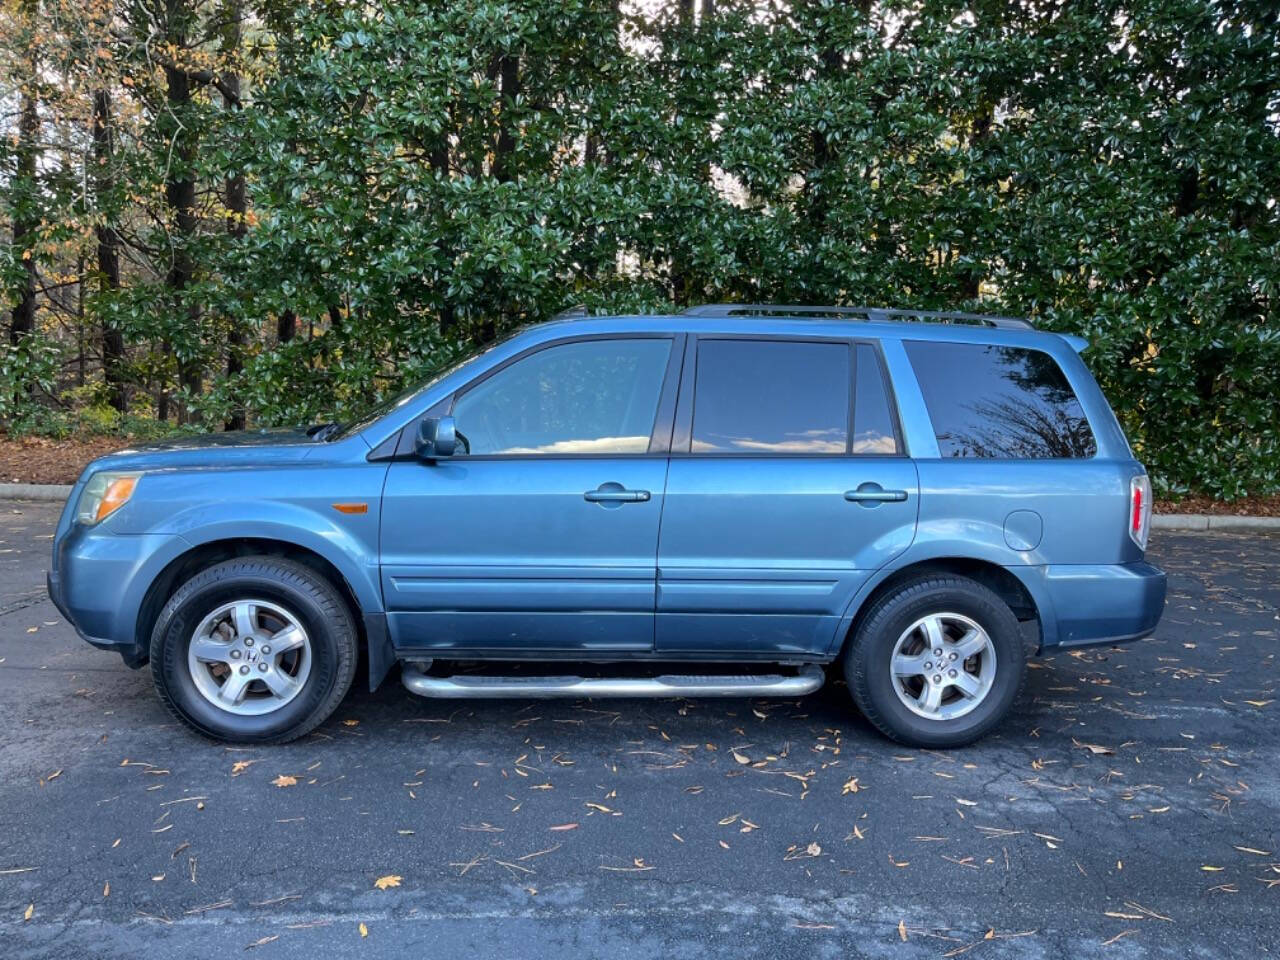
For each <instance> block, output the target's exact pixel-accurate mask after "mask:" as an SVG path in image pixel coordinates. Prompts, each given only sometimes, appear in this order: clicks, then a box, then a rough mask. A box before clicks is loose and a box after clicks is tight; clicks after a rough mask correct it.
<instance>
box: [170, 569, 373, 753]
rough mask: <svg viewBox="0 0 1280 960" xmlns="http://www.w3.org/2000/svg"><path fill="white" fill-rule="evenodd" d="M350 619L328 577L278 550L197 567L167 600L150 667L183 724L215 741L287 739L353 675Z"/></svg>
mask: <svg viewBox="0 0 1280 960" xmlns="http://www.w3.org/2000/svg"><path fill="white" fill-rule="evenodd" d="M356 657H357V639H356V627H355V622H354V619H353V617H352V614H351V610H350V608H349V607H348V605H347V603H346V601H345V600H344V599H343V597H342V595H341V594H340V593H339V592H338V591H337V589H335V587H334V586H333V584H331V583H330V582H329V581H328V580H326V579H325V578H324V577H323V576H321V575H320V574H319V573H317V572H316V571H314V570H312V569H311V568H309V567H306V566H304V565H302V564H300V563H296V562H294V561H292V560H286V559H283V558H280V557H243V558H237V559H234V560H228V561H226V562H224V563H219V564H216V565H214V566H211V567H208V568H206V569H205V570H202V571H200V572H199V573H197V574H196V575H195V576H194V577H192V578H191V579H190V580H188V581H187V582H186V583H184V584H183V585H182V586H180V587H179V588H178V590H177V592H175V593H174V595H173V596H172V597H171V598H170V599H169V602H168V603H167V604H165V606H164V609H163V610H162V611H161V612H160V616H159V618H158V619H157V620H156V625H155V629H154V630H153V631H152V634H151V675H152V678H153V679H154V681H155V685H156V689H157V691H159V693H160V697H161V699H163V700H164V702H165V704H166V705H167V706H168V707H169V709H170V710H171V711H172V713H173V714H174V715H175V716H176V717H177V718H178V719H179V720H181V721H182V722H183V723H185V724H187V725H188V726H190V727H192V728H193V729H195V730H196V731H198V732H199V733H202V734H204V735H205V736H207V737H212V738H214V739H217V740H229V741H233V742H237V743H285V742H287V741H289V740H296V739H297V738H298V737H301V736H303V735H305V734H307V733H310V732H311V731H312V730H313V729H315V728H316V727H317V726H319V725H320V724H321V723H323V722H324V721H325V719H327V718H328V716H329V715H330V714H331V713H333V711H334V710H335V709H336V708H337V706H338V704H339V703H340V702H341V701H342V698H343V697H344V696H346V693H347V690H348V689H350V687H351V681H352V678H353V677H354V676H355V668H356Z"/></svg>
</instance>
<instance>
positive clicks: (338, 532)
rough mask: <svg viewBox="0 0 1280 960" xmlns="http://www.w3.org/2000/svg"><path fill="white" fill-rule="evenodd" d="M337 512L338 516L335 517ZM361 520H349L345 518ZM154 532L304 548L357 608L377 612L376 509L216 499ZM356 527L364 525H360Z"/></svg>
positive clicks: (199, 540) (194, 540)
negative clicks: (341, 582) (325, 509)
mask: <svg viewBox="0 0 1280 960" xmlns="http://www.w3.org/2000/svg"><path fill="white" fill-rule="evenodd" d="M338 518H341V520H339V519H338ZM353 520H356V521H363V523H357V524H352V523H349V522H348V521H353ZM162 526H163V529H162V530H160V531H157V532H164V533H171V534H175V535H177V536H180V537H182V539H183V540H185V541H186V542H187V543H188V544H190V545H191V547H201V546H206V545H208V544H211V543H217V542H220V541H226V540H246V539H250V540H275V541H279V542H282V543H288V544H292V545H294V546H298V547H301V548H303V549H304V550H310V551H311V552H312V553H315V554H317V555H319V556H321V557H323V558H324V559H325V560H327V561H328V562H329V563H331V564H333V566H334V568H336V569H337V571H338V572H339V573H340V574H342V577H343V579H345V580H346V581H347V584H348V586H350V588H351V593H352V595H353V596H354V597H355V599H356V602H357V603H358V604H359V605H360V612H361V613H363V614H365V615H369V614H379V613H382V590H381V587H380V585H379V582H378V554H377V542H378V540H377V517H376V511H372V510H371V511H370V513H369V514H366V515H364V516H359V517H351V516H346V515H342V514H338V513H336V511H335V512H334V518H333V519H331V518H329V517H327V516H325V515H324V514H323V513H320V512H319V511H317V510H315V509H312V508H310V507H307V506H303V505H300V504H291V503H283V502H280V501H269V502H268V501H258V500H244V501H221V502H219V503H213V504H201V505H198V506H193V507H191V508H189V509H187V510H183V511H181V512H179V513H177V514H174V515H172V516H170V517H169V518H168V519H167V520H166V521H165V522H164V523H163V525H162ZM361 527H367V529H364V530H361V529H360V528H361Z"/></svg>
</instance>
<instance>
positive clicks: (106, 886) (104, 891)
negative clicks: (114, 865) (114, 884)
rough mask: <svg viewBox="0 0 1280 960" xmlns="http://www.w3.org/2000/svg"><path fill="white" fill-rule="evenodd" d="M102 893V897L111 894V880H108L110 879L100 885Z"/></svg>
mask: <svg viewBox="0 0 1280 960" xmlns="http://www.w3.org/2000/svg"><path fill="white" fill-rule="evenodd" d="M102 895H103V896H104V897H109V896H111V881H110V880H108V881H107V882H106V883H104V884H103V885H102Z"/></svg>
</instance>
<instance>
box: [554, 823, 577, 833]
mask: <svg viewBox="0 0 1280 960" xmlns="http://www.w3.org/2000/svg"><path fill="white" fill-rule="evenodd" d="M550 829H552V830H556V831H560V830H577V829H578V825H577V824H576V823H562V824H559V825H558V826H554V827H551V828H550Z"/></svg>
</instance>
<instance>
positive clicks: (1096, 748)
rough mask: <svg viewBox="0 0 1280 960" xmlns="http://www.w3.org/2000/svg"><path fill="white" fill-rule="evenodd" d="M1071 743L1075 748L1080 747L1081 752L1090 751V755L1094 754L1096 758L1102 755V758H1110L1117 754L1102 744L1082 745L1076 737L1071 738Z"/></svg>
mask: <svg viewBox="0 0 1280 960" xmlns="http://www.w3.org/2000/svg"><path fill="white" fill-rule="evenodd" d="M1071 742H1072V743H1073V744H1074V745H1075V746H1077V747H1079V748H1080V749H1081V750H1088V751H1089V752H1090V753H1092V754H1094V755H1095V756H1097V755H1100V756H1105V757H1109V756H1111V755H1113V754H1114V753H1115V751H1114V750H1112V749H1111V748H1110V747H1104V746H1102V745H1101V744H1097V743H1081V742H1080V741H1079V740H1077V739H1076V738H1075V737H1072V738H1071Z"/></svg>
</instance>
